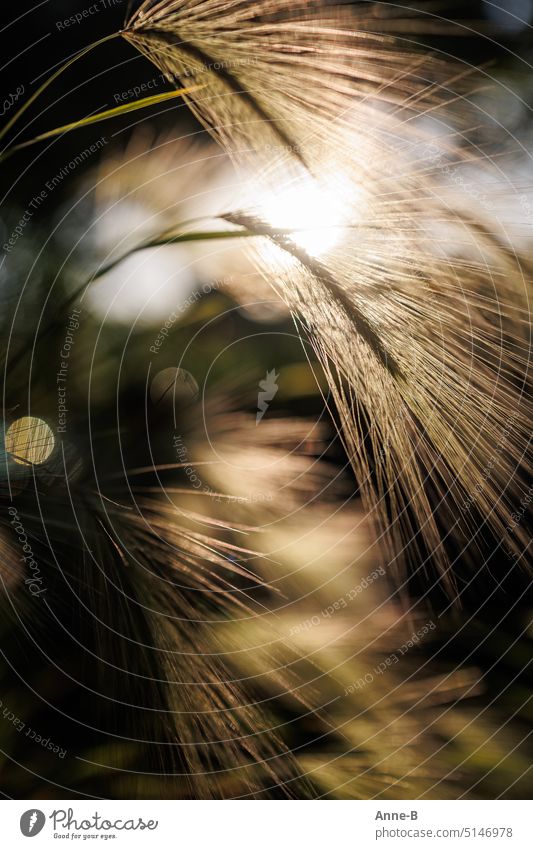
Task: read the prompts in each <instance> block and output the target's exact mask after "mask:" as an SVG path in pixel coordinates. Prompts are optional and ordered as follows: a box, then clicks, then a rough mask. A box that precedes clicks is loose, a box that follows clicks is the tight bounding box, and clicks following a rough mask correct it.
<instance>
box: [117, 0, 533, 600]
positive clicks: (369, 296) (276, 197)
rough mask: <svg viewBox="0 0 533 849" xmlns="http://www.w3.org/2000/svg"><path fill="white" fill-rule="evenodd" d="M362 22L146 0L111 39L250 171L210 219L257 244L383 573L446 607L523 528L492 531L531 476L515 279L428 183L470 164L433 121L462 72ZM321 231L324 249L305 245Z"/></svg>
mask: <svg viewBox="0 0 533 849" xmlns="http://www.w3.org/2000/svg"><path fill="white" fill-rule="evenodd" d="M372 8H373V9H374V8H375V9H376V15H372V14H369V12H370V9H369V7H368V6H367V4H365V5H364V8H363V9H362V10H359V11H357V10H356V11H355V12H350V13H349V12H348V11H347V10H346V9H344V10H341V9H338V8H335V7H334V6H329V5H328V4H321V3H317V4H315V3H297V4H294V3H292V2H290V3H289V2H285V0H262V2H261V0H259V2H254V3H248V2H246V3H244V2H240V1H239V0H233V2H231V0H230V1H229V2H228V0H224V2H221V0H193V2H186V3H183V2H181V0H180V2H178V1H177V0H167V1H166V2H152V0H148V2H144V3H142V4H141V6H140V8H139V10H138V11H137V12H136V13H135V14H134V15H133V16H132V18H131V19H130V20H129V21H128V23H127V25H126V27H125V30H124V33H123V34H124V36H125V38H127V39H128V40H129V41H131V42H132V43H133V44H134V45H135V46H136V47H137V48H139V49H140V50H141V51H142V52H143V53H144V54H145V55H147V56H148V58H150V59H151V60H152V61H153V62H154V63H155V64H156V65H157V66H158V67H160V68H161V69H162V70H163V71H164V72H166V73H167V75H168V77H169V79H173V80H179V81H181V83H183V81H184V80H191V81H192V82H193V83H195V84H200V83H201V84H202V85H203V86H204V88H203V89H202V90H201V91H199V92H196V93H194V94H193V95H192V96H191V97H190V98H189V103H190V104H191V107H192V108H193V110H194V111H195V113H196V114H197V115H198V116H199V117H200V120H202V121H203V122H204V124H205V126H206V127H207V128H208V129H209V131H210V132H211V133H212V134H213V135H214V137H215V138H216V139H217V140H218V141H220V142H221V143H222V145H223V146H224V147H225V148H226V149H227V150H228V151H229V152H230V153H231V154H232V155H233V156H234V157H235V158H236V159H237V161H243V162H247V163H248V164H249V163H250V161H251V162H253V163H255V167H256V169H257V168H258V165H263V166H264V169H263V170H259V171H258V177H257V184H256V185H257V186H259V187H260V188H257V191H256V195H257V199H256V202H255V203H252V204H250V207H251V208H250V209H249V210H246V211H244V212H242V213H232V214H228V215H227V216H226V220H227V221H229V222H231V223H233V224H235V225H237V226H240V227H241V228H243V231H244V230H246V232H247V233H250V232H253V231H254V230H255V231H256V232H257V233H258V234H259V233H261V234H263V235H264V234H265V232H267V231H266V230H265V225H266V227H267V228H268V227H270V228H271V232H270V233H268V232H267V235H269V237H270V241H271V243H272V244H273V245H274V246H275V248H276V249H277V250H276V251H273V250H272V248H267V249H266V250H265V251H262V250H259V251H258V252H257V254H256V258H257V262H258V267H259V268H260V269H261V270H262V272H263V274H264V276H265V277H266V278H267V279H268V280H270V281H271V282H272V283H273V284H274V285H275V286H276V288H277V290H278V292H279V293H280V294H281V296H282V297H283V298H284V299H285V300H286V302H287V303H288V305H289V306H290V308H291V309H292V310H293V311H294V313H295V314H296V315H297V316H298V317H299V318H300V320H301V321H302V324H303V328H302V330H303V333H309V334H310V335H311V338H312V340H313V344H314V345H315V347H316V350H317V352H318V353H319V356H320V358H321V360H322V363H323V366H324V369H325V370H326V373H327V375H328V378H329V382H330V387H331V391H332V394H333V398H334V401H335V404H336V407H337V410H338V414H339V417H340V421H341V425H342V430H343V434H344V440H345V444H346V449H347V452H348V455H349V456H350V458H351V460H352V463H353V466H354V469H355V472H356V474H357V479H358V482H359V484H360V486H361V491H362V494H363V497H364V499H365V504H366V507H367V509H368V511H369V513H370V515H371V518H372V520H373V521H375V524H376V527H377V531H378V535H380V536H381V538H382V542H383V544H384V550H385V552H386V556H387V559H388V560H389V561H390V562H391V563H392V564H397V563H400V562H401V561H405V560H407V561H408V562H410V563H411V564H412V566H413V568H414V569H415V570H417V571H418V572H420V573H421V574H426V573H427V572H428V570H429V569H430V564H431V563H433V564H435V566H436V569H437V571H438V575H439V576H440V578H441V580H442V584H443V586H444V587H445V588H446V589H447V591H448V592H449V593H452V594H457V593H458V581H459V583H460V582H461V581H463V580H464V579H466V575H461V574H459V573H460V568H461V567H460V566H459V565H458V563H457V561H458V560H459V559H460V560H461V561H462V562H464V563H468V562H470V564H473V565H474V566H475V567H476V568H478V565H479V560H482V561H486V560H487V559H488V558H490V557H491V556H492V554H493V550H494V546H495V545H496V547H497V546H499V545H501V541H502V540H504V541H505V546H506V548H507V549H508V550H509V551H510V552H511V557H512V561H514V560H518V559H520V560H523V558H524V551H525V549H526V547H527V541H528V531H527V527H526V525H527V521H523V522H521V523H516V524H514V525H513V527H512V529H511V521H510V516H511V514H513V511H514V509H515V508H516V506H517V505H519V504H520V503H521V502H522V501H523V500H524V498H526V497H527V491H528V483H527V481H528V474H529V472H530V468H531V467H530V460H529V457H528V445H529V422H530V421H531V412H532V410H531V403H530V397H529V388H528V387H526V384H525V382H524V381H525V379H526V374H527V363H528V357H529V347H528V330H527V289H528V287H529V285H530V279H531V265H530V263H529V262H528V261H526V260H525V259H524V258H523V257H517V256H516V255H514V254H513V252H512V249H510V248H509V247H508V245H507V244H506V243H505V239H504V238H503V237H500V236H499V235H498V232H497V228H498V223H497V222H494V221H492V220H491V219H490V217H489V216H488V215H487V214H486V213H485V212H484V210H483V209H476V210H475V212H474V214H473V216H469V215H468V214H467V213H466V212H465V209H464V202H463V199H462V198H461V193H463V194H464V191H463V190H462V189H461V187H460V186H459V187H457V185H456V186H455V198H454V196H453V187H452V192H451V193H450V187H449V186H445V185H444V184H445V183H446V180H445V178H444V175H445V174H448V173H449V171H450V168H451V169H452V170H453V169H455V168H457V169H459V168H460V167H461V165H462V162H463V160H468V159H469V158H472V152H470V151H468V147H467V146H466V153H465V152H464V150H463V151H462V150H458V151H457V150H454V135H455V133H456V132H457V130H456V129H454V127H453V126H452V125H451V124H450V117H449V115H447V113H446V112H445V111H444V112H442V115H440V117H438V116H439V114H440V113H439V112H438V109H439V107H445V106H446V105H447V103H448V101H452V103H453V101H454V98H455V97H456V92H457V89H456V86H455V82H456V81H457V80H458V79H459V78H461V76H462V75H463V72H462V70H461V69H460V68H456V67H453V66H452V67H450V66H449V65H448V64H447V63H446V62H441V61H439V60H436V59H434V58H430V57H428V56H420V55H419V56H416V55H413V54H412V52H411V51H409V50H406V48H405V44H404V43H403V42H402V41H401V40H398V41H397V42H395V41H394V39H392V38H391V37H390V36H389V33H390V32H393V31H394V28H395V25H396V23H398V25H399V29H400V30H401V28H402V25H401V21H399V22H398V21H396V18H395V15H396V13H394V12H392V11H391V10H390V9H389V7H387V9H385V7H384V6H382V5H378V6H376V7H372ZM407 23H408V24H410V23H412V21H411V22H407ZM454 81H455V82H454ZM430 113H431V115H432V116H433V118H434V120H436V121H437V124H438V121H440V122H441V137H442V138H441V142H440V144H441V150H440V153H439V155H438V156H435V155H434V153H432V152H430V153H429V154H428V152H427V151H428V150H430V149H431V145H430V144H429V142H430V141H431V140H432V132H433V131H432V130H428V128H427V126H425V125H424V123H423V121H422V119H423V118H425V116H427V115H428V114H430ZM451 115H452V118H453V120H454V121H455V124H456V126H457V125H459V126H461V124H462V123H464V122H468V121H469V120H471V118H470V119H469V118H468V116H467V117H465V118H463V117H462V116H461V112H460V110H459V109H457V108H455V109H453V110H452V111H451ZM435 116H437V118H436V119H435ZM442 126H443V127H444V129H442ZM463 129H464V127H463ZM466 129H468V123H466ZM464 147H465V146H464ZM443 156H444V157H445V158H444V159H443ZM483 164H485V163H483ZM331 196H334V197H336V204H337V207H336V212H334V211H332V209H331V202H330V198H331ZM309 205H311V206H313V215H312V216H311V218H310V216H309V213H308V211H307V210H306V207H308V206H309ZM287 225H288V226H290V227H293V228H295V230H298V229H302V231H305V230H309V238H308V239H306V240H305V242H304V241H303V239H302V238H300V237H299V236H298V237H297V236H296V235H294V234H293V235H291V234H290V233H287V232H285V233H282V232H280V231H281V230H282V229H283V228H285V227H287ZM328 230H329V231H330V232H334V233H336V234H337V238H336V239H335V238H334V239H333V240H330V243H329V244H328V245H326V246H322V245H321V244H320V243H319V244H318V245H317V243H316V242H317V234H318V233H324V232H327V231H328ZM313 239H314V241H315V245H314V246H313V244H312V242H313ZM317 247H318V248H319V249H318V251H317ZM452 566H454V568H451V567H452Z"/></svg>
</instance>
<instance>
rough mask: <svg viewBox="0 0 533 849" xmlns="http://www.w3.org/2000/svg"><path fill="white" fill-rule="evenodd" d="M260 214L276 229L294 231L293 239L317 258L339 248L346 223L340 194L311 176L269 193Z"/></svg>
mask: <svg viewBox="0 0 533 849" xmlns="http://www.w3.org/2000/svg"><path fill="white" fill-rule="evenodd" d="M260 213H261V216H262V217H263V218H264V220H265V221H266V222H267V223H268V224H270V225H272V226H273V227H280V228H283V229H294V231H295V232H294V233H293V234H292V235H291V239H292V240H293V241H294V242H295V244H297V245H299V246H300V247H301V248H303V249H304V250H305V251H307V253H308V254H310V255H311V256H313V257H315V258H318V257H320V256H322V255H323V254H325V253H327V252H328V251H330V250H331V249H332V248H334V247H335V246H336V244H337V243H338V242H339V241H340V239H341V237H342V233H343V227H342V225H343V223H345V216H344V215H343V204H342V200H341V199H340V196H339V194H338V193H335V192H333V190H331V189H329V188H323V187H322V186H320V185H319V184H318V183H316V182H315V181H314V180H313V179H312V178H311V177H308V176H306V177H304V178H299V179H297V180H296V179H295V180H294V181H292V182H291V183H289V184H287V185H286V186H283V187H282V188H281V189H277V190H274V191H272V192H270V193H269V194H268V196H265V197H264V199H263V201H262V202H261V203H260Z"/></svg>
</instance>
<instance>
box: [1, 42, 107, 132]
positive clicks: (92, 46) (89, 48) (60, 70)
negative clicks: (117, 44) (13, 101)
mask: <svg viewBox="0 0 533 849" xmlns="http://www.w3.org/2000/svg"><path fill="white" fill-rule="evenodd" d="M120 35H122V31H121V30H119V31H118V32H113V33H111V35H106V36H104V37H103V38H100V39H98V41H93V43H92V44H89V45H88V46H87V47H84V48H83V49H82V50H80V51H79V53H76V54H75V55H74V56H72V57H71V58H70V59H68V60H67V61H66V62H65V63H64V64H63V65H61V67H60V68H58V69H57V71H54V73H53V74H52V75H51V76H49V77H48V78H47V79H46V80H45V81H44V83H43V84H42V85H40V86H39V88H38V89H37V90H36V91H34V92H33V94H32V95H30V97H28V99H27V100H26V101H25V102H24V103H23V104H22V106H21V107H20V109H18V110H17V111H16V112H15V114H14V115H13V116H12V117H11V118H10V120H9V121H8V122H7V124H5V125H4V126H3V127H2V129H0V141H1V140H2V139H3V138H4V136H5V135H7V133H8V132H9V130H10V129H11V127H13V126H14V124H15V123H16V122H17V121H18V120H19V118H21V117H22V115H24V113H25V112H26V110H27V109H28V108H29V107H30V106H31V104H32V103H34V102H35V101H36V100H37V98H38V97H40V96H41V94H42V93H43V92H44V91H46V89H47V88H48V86H50V85H51V84H52V83H53V82H54V80H57V78H58V77H59V76H61V74H63V73H64V72H65V71H66V70H67V69H68V68H70V67H71V66H72V65H74V63H75V62H77V61H78V59H81V58H82V57H83V56H86V55H87V53H90V52H91V51H92V50H95V49H96V48H97V47H100V45H102V44H105V43H106V42H107V41H111V40H112V39H114V38H118V37H119V36H120Z"/></svg>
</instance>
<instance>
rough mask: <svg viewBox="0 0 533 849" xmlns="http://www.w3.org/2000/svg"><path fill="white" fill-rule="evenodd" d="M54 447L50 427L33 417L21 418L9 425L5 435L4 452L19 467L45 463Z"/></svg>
mask: <svg viewBox="0 0 533 849" xmlns="http://www.w3.org/2000/svg"><path fill="white" fill-rule="evenodd" d="M54 447H55V438H54V434H53V432H52V429H51V428H50V426H49V425H48V424H47V423H46V422H45V421H43V419H38V418H36V417H35V416H22V418H20V419H16V421H14V422H13V424H11V425H10V426H9V428H8V430H7V433H6V452H7V453H8V454H9V455H10V456H11V459H13V460H14V461H15V463H19V464H20V465H21V466H38V465H41V464H42V463H45V462H46V461H47V460H48V458H49V457H50V455H51V453H52V451H53V450H54Z"/></svg>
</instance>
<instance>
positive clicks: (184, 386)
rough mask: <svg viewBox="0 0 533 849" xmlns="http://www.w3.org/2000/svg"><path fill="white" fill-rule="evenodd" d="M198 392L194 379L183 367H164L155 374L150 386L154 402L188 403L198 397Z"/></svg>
mask: <svg viewBox="0 0 533 849" xmlns="http://www.w3.org/2000/svg"><path fill="white" fill-rule="evenodd" d="M198 392H199V388H198V384H197V382H196V380H195V379H194V377H193V376H192V374H191V373H190V372H189V371H187V370H186V369H184V368H164V369H163V370H162V371H159V372H158V373H157V374H156V376H155V377H154V379H153V380H152V384H151V386H150V397H151V399H152V402H153V403H154V404H165V403H167V404H183V405H185V404H189V403H190V402H191V401H194V400H195V399H196V398H197V397H198Z"/></svg>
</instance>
